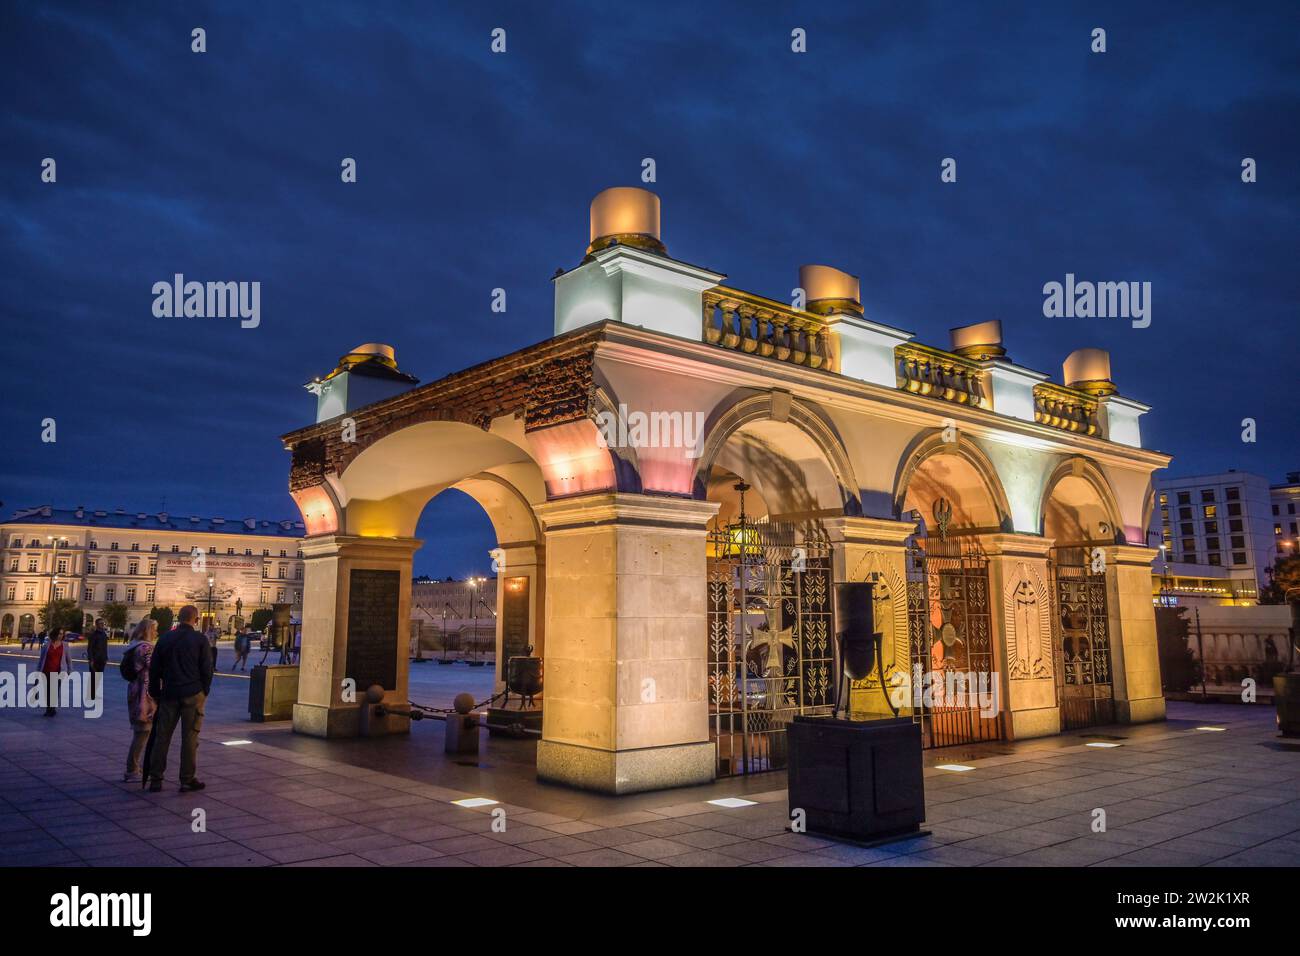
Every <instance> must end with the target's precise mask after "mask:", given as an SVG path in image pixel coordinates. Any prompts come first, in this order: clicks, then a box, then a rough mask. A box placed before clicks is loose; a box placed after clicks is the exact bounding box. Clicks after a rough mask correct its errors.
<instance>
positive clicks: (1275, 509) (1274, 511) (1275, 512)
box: [1273, 505, 1277, 515]
mask: <svg viewBox="0 0 1300 956" xmlns="http://www.w3.org/2000/svg"><path fill="white" fill-rule="evenodd" d="M1273 514H1275V515H1276V514H1277V505H1274V506H1273Z"/></svg>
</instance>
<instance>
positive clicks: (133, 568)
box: [126, 561, 140, 574]
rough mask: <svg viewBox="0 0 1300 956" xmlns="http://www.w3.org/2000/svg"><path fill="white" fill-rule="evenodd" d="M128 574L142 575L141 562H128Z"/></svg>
mask: <svg viewBox="0 0 1300 956" xmlns="http://www.w3.org/2000/svg"><path fill="white" fill-rule="evenodd" d="M126 573H127V574H139V573H140V562H139V561H130V562H128V563H127V566H126Z"/></svg>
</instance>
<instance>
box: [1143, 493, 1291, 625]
mask: <svg viewBox="0 0 1300 956" xmlns="http://www.w3.org/2000/svg"><path fill="white" fill-rule="evenodd" d="M1156 493H1157V496H1156V502H1157V509H1156V511H1155V512H1154V513H1153V515H1152V527H1151V529H1150V531H1151V538H1152V540H1153V541H1154V540H1155V539H1156V538H1157V537H1158V538H1159V541H1160V544H1161V546H1162V547H1163V549H1164V550H1163V556H1162V559H1161V560H1158V561H1156V563H1155V566H1154V567H1153V569H1152V573H1153V575H1154V588H1155V591H1156V594H1157V600H1166V601H1168V602H1169V603H1173V604H1187V605H1197V604H1200V605H1207V604H1208V605H1215V604H1236V605H1251V604H1255V603H1257V602H1258V599H1259V592H1260V590H1262V589H1263V588H1264V587H1266V586H1267V585H1268V583H1269V576H1268V570H1269V568H1271V567H1272V566H1273V562H1274V561H1276V560H1277V558H1278V556H1279V555H1287V554H1293V553H1295V547H1296V541H1297V538H1298V537H1300V535H1298V532H1297V522H1300V516H1297V514H1296V508H1297V503H1300V473H1294V472H1293V473H1291V474H1290V475H1288V484H1283V485H1273V486H1271V487H1270V485H1269V483H1268V479H1266V478H1263V477H1261V476H1259V475H1255V474H1251V473H1250V472H1244V471H1237V470H1235V469H1229V470H1228V471H1225V472H1221V473H1219V474H1210V475H1191V476H1187V477H1182V478H1164V479H1160V480H1158V481H1157V482H1156Z"/></svg>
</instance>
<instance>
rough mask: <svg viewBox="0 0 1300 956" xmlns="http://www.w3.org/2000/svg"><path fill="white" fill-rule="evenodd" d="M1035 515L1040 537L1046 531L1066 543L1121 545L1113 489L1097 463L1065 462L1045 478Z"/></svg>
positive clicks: (1085, 460)
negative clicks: (1100, 542) (1110, 543)
mask: <svg viewBox="0 0 1300 956" xmlns="http://www.w3.org/2000/svg"><path fill="white" fill-rule="evenodd" d="M1148 495H1150V489H1149V488H1148ZM1038 514H1039V519H1038V520H1039V526H1038V531H1039V533H1040V534H1043V535H1047V534H1048V533H1049V530H1050V531H1051V536H1052V537H1054V538H1060V539H1063V540H1067V541H1091V540H1105V541H1114V542H1115V543H1116V544H1124V543H1125V537H1124V525H1123V523H1122V521H1121V519H1120V510H1119V501H1118V499H1117V498H1116V497H1115V492H1114V489H1112V488H1111V486H1110V482H1109V481H1108V480H1107V479H1106V476H1105V474H1103V473H1102V470H1101V469H1100V468H1099V467H1098V466H1097V464H1096V463H1095V462H1093V461H1091V460H1090V459H1088V458H1086V457H1084V456H1083V455H1072V456H1071V457H1069V458H1067V459H1065V460H1064V461H1062V462H1061V463H1060V464H1059V465H1057V467H1056V469H1055V470H1054V471H1053V472H1052V473H1051V474H1050V475H1049V476H1048V478H1047V481H1046V482H1044V484H1043V496H1042V499H1041V500H1040V502H1039V507H1038ZM1102 525H1104V526H1105V527H1104V528H1103V527H1102Z"/></svg>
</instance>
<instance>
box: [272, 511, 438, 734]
mask: <svg viewBox="0 0 1300 956" xmlns="http://www.w3.org/2000/svg"><path fill="white" fill-rule="evenodd" d="M420 544H421V542H420V541H417V540H415V539H414V538H363V537H357V536H354V535H342V534H325V535H317V536H315V537H310V538H305V539H304V540H303V542H302V554H303V593H302V658H301V660H300V661H299V667H300V670H299V676H298V702H297V703H296V704H295V705H294V707H293V729H294V730H295V731H296V732H297V733H300V734H308V735H310V736H312V737H355V736H357V734H358V721H359V715H360V709H361V701H363V700H364V699H365V693H366V688H367V686H368V685H369V684H370V683H374V682H378V683H381V684H382V685H383V687H384V702H385V703H388V704H392V705H394V706H400V707H403V708H405V707H406V705H407V702H408V701H409V699H410V698H409V697H408V695H407V669H408V666H409V664H410V659H409V645H410V626H411V624H410V622H411V558H412V556H413V555H414V554H415V551H416V549H417V548H419V547H420ZM355 572H360V574H357V573H355ZM365 572H389V573H388V574H385V575H370V574H366V573H365ZM354 595H355V597H356V601H357V604H358V608H357V611H358V613H357V614H356V615H354V616H353V619H352V627H351V628H349V610H350V609H351V607H352V601H353V597H354ZM390 596H391V600H388V598H389V597H390ZM363 599H364V600H365V601H366V602H367V606H366V610H365V612H364V613H362V612H361V609H360V602H361V601H362V600H363ZM390 607H391V612H390V610H389V609H390ZM376 627H379V628H380V629H381V631H382V633H381V634H378V635H376V634H375V633H374V629H375V628H376ZM389 630H391V642H385V641H384V640H383V634H386V633H387V632H388V631H389ZM350 631H352V633H350ZM348 678H351V679H352V681H354V682H355V694H354V695H352V694H349V693H347V692H346V691H345V684H344V681H345V680H346V679H348ZM349 698H351V699H349ZM371 730H372V733H374V732H382V733H406V732H408V731H409V730H410V720H409V718H405V717H397V716H394V715H389V716H386V717H384V718H382V719H381V720H380V721H379V722H378V726H372V728H371Z"/></svg>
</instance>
